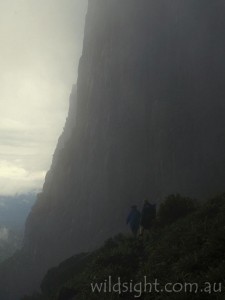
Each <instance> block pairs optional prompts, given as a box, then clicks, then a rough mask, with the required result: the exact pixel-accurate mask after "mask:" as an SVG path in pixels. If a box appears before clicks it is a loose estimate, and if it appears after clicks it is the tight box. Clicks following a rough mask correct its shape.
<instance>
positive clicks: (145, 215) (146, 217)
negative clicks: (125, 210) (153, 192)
mask: <svg viewBox="0 0 225 300" xmlns="http://www.w3.org/2000/svg"><path fill="white" fill-rule="evenodd" d="M155 217H156V205H155V204H151V203H150V202H149V201H148V200H147V199H145V201H144V205H143V208H142V211H141V220H140V235H143V233H144V230H149V229H150V228H151V226H152V223H153V220H154V219H155Z"/></svg>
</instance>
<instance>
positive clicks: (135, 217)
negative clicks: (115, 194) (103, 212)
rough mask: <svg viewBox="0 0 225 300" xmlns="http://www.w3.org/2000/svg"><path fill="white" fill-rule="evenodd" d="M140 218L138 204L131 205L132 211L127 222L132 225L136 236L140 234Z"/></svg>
mask: <svg viewBox="0 0 225 300" xmlns="http://www.w3.org/2000/svg"><path fill="white" fill-rule="evenodd" d="M140 218H141V214H140V212H139V210H138V209H137V206H136V205H133V206H131V211H130V213H129V215H128V217H127V224H129V225H130V229H131V231H132V233H133V235H134V237H136V236H137V234H138V230H139V227H140Z"/></svg>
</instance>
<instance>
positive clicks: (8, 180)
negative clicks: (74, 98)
mask: <svg viewBox="0 0 225 300" xmlns="http://www.w3.org/2000/svg"><path fill="white" fill-rule="evenodd" d="M86 8H87V1H84V0H65V1H62V0H39V1H36V0H1V2H0V23H1V26H0V45H1V47H0V82H1V85H0V139H1V143H0V191H1V194H14V193H22V192H23V193H24V192H27V191H31V190H38V189H40V188H41V187H42V184H43V179H44V176H45V173H46V171H47V170H48V168H49V166H50V164H51V157H52V154H53V152H54V148H55V145H56V142H57V139H58V137H59V135H60V133H61V131H62V128H63V125H64V122H65V119H66V115H67V110H68V101H69V95H70V92H71V88H72V84H73V83H75V82H76V79H77V69H78V63H79V58H80V55H81V51H82V42H83V30H84V20H85V14H86Z"/></svg>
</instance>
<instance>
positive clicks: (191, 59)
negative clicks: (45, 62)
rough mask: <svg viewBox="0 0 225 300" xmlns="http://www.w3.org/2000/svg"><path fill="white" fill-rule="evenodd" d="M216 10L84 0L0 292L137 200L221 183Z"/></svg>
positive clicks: (224, 171) (223, 72)
mask: <svg viewBox="0 0 225 300" xmlns="http://www.w3.org/2000/svg"><path fill="white" fill-rule="evenodd" d="M224 13H225V5H224V3H223V1H221V0H215V1H211V0H199V1H196V0H188V1H187V0H140V1H136V0H123V1H121V0H108V1H106V0H90V1H89V6H88V13H87V17H86V26H85V35H84V45H83V53H82V57H81V59H80V65H79V75H78V82H77V89H73V93H72V95H71V101H70V102H71V109H70V112H69V116H68V119H67V122H66V125H65V129H64V133H63V136H62V137H61V138H60V140H59V143H58V147H57V149H56V153H55V155H54V158H53V163H52V167H51V169H50V170H49V172H48V174H47V176H46V180H45V184H44V187H43V191H42V193H41V194H39V196H38V199H37V201H36V203H35V205H34V207H33V209H32V211H31V213H30V215H29V217H28V219H27V222H26V230H25V239H24V243H23V249H22V250H21V252H20V253H18V254H17V255H15V256H14V257H12V258H11V259H10V260H8V261H7V262H6V263H4V264H3V265H2V266H1V268H0V298H1V299H2V300H14V299H15V300H18V298H19V296H20V295H23V294H24V293H29V292H30V291H33V290H34V289H35V288H37V287H38V286H39V283H40V280H41V278H42V276H43V274H44V273H45V272H46V270H47V269H48V268H49V267H51V266H54V265H56V264H58V263H59V262H60V261H62V260H64V259H65V258H66V257H70V256H71V255H73V254H76V253H79V252H83V251H90V250H93V249H95V248H96V247H97V246H98V245H100V244H101V243H102V242H103V241H104V240H105V239H106V238H108V237H110V236H113V235H115V234H117V233H118V232H124V231H125V230H126V227H125V224H124V220H125V218H126V214H127V212H128V209H129V206H130V205H131V204H134V203H136V204H138V205H141V203H142V201H143V198H144V197H146V196H148V197H150V198H151V199H153V200H154V201H160V200H161V199H163V197H164V196H165V195H168V194H171V193H180V194H183V195H187V196H190V197H195V198H200V199H204V198H207V197H209V196H211V195H214V194H217V193H221V192H223V191H224V178H225V168H224V165H225V152H224V148H225V134H224V128H225V126H224V125H225V124H224V123H225V121H224V111H225V101H224V97H225V85H224V80H225V56H224V50H225V39H224V36H225V35H224V33H225V32H224V31H225V18H224ZM15 271H16V272H15Z"/></svg>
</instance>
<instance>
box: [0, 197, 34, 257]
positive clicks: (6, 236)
mask: <svg viewBox="0 0 225 300" xmlns="http://www.w3.org/2000/svg"><path fill="white" fill-rule="evenodd" d="M35 199H36V194H35V193H28V194H21V195H14V196H0V262H2V261H4V260H5V259H7V258H8V257H10V256H11V255H13V254H14V252H15V251H16V250H18V249H19V248H20V247H21V245H22V240H23V232H24V226H25V221H26V218H27V216H28V214H29V212H30V210H31V207H32V206H33V204H34V201H35Z"/></svg>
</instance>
